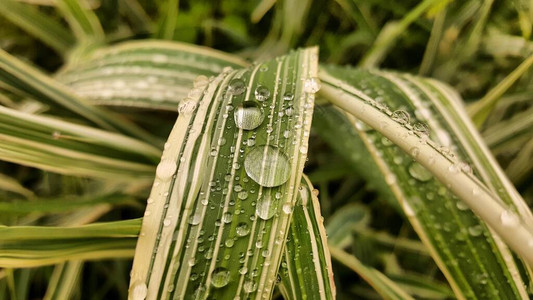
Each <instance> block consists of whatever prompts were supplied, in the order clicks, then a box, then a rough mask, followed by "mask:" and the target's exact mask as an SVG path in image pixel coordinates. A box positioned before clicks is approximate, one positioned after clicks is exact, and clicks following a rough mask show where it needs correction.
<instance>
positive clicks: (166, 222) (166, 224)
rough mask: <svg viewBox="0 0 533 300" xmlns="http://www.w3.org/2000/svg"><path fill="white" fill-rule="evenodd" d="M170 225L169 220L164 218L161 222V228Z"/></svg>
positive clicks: (170, 221)
mask: <svg viewBox="0 0 533 300" xmlns="http://www.w3.org/2000/svg"><path fill="white" fill-rule="evenodd" d="M171 223H172V220H171V219H169V218H166V219H164V220H163V226H165V227H167V226H169V225H170V224H171Z"/></svg>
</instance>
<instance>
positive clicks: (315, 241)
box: [279, 176, 335, 300]
mask: <svg viewBox="0 0 533 300" xmlns="http://www.w3.org/2000/svg"><path fill="white" fill-rule="evenodd" d="M299 193H300V197H299V199H298V202H297V203H296V205H295V206H294V211H293V217H292V223H291V227H290V231H289V236H288V237H287V243H286V245H285V256H284V257H283V261H282V264H281V267H280V270H279V276H280V277H281V282H280V285H279V288H280V291H281V293H282V295H283V297H284V298H285V299H286V300H290V299H292V300H297V299H309V300H312V299H322V300H326V299H335V283H334V281H333V271H332V267H331V257H330V254H329V250H328V242H327V236H326V229H325V228H324V225H323V223H322V222H323V221H322V216H321V215H320V204H319V202H318V197H317V195H316V190H315V189H314V188H313V185H312V184H311V182H310V181H309V178H307V177H306V176H304V180H302V183H301V185H300V188H299Z"/></svg>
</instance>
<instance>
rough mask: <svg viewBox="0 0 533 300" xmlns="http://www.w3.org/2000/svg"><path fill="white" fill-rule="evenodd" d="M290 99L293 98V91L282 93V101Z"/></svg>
mask: <svg viewBox="0 0 533 300" xmlns="http://www.w3.org/2000/svg"><path fill="white" fill-rule="evenodd" d="M292 99H294V94H293V93H290V92H287V93H285V94H284V95H283V100H284V101H292Z"/></svg>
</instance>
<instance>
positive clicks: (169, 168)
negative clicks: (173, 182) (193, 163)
mask: <svg viewBox="0 0 533 300" xmlns="http://www.w3.org/2000/svg"><path fill="white" fill-rule="evenodd" d="M177 167H178V166H177V164H176V162H175V161H172V160H167V159H164V160H162V161H161V162H160V163H159V165H157V169H156V170H155V175H156V176H157V177H158V178H159V179H161V180H169V179H170V178H172V175H174V173H175V172H176V169H177Z"/></svg>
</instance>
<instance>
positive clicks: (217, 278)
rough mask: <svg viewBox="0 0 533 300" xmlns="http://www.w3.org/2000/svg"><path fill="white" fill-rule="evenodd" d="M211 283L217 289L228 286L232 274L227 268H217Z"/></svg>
mask: <svg viewBox="0 0 533 300" xmlns="http://www.w3.org/2000/svg"><path fill="white" fill-rule="evenodd" d="M211 275H212V280H211V283H212V284H213V286H214V287H216V288H221V287H224V286H226V285H228V283H229V280H230V273H229V271H228V270H227V269H225V268H216V269H215V270H213V273H212V274H211Z"/></svg>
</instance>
